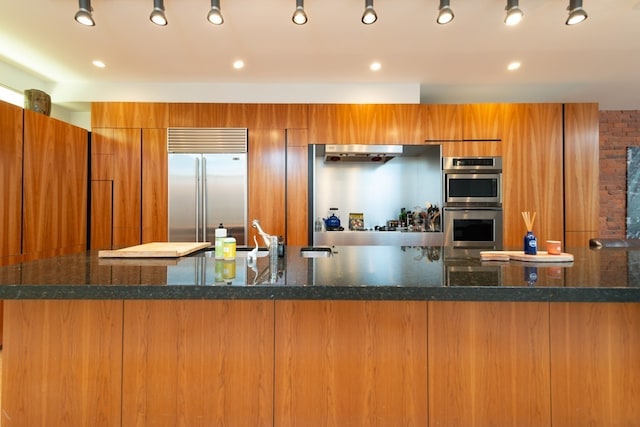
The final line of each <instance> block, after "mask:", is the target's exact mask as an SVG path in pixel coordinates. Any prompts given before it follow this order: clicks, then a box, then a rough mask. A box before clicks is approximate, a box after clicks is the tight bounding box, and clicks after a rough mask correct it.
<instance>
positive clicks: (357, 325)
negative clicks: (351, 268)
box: [274, 301, 427, 427]
mask: <svg viewBox="0 0 640 427" xmlns="http://www.w3.org/2000/svg"><path fill="white" fill-rule="evenodd" d="M426 320H427V319H426V303H425V302H419V301H416V302H406V301H403V302H389V301H276V321H275V324H276V327H275V328H276V338H275V342H276V344H275V349H276V363H275V396H276V402H275V416H274V424H275V425H277V426H279V427H284V426H302V425H304V426H348V425H367V426H391V425H407V426H408V425H425V423H426V420H427V406H426V405H427V394H426V393H427V368H426V366H427V360H426Z"/></svg>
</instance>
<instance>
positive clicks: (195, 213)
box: [167, 128, 247, 245]
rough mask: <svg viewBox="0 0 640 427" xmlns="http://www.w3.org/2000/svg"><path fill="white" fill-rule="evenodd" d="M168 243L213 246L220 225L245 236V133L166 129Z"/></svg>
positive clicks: (238, 236)
mask: <svg viewBox="0 0 640 427" xmlns="http://www.w3.org/2000/svg"><path fill="white" fill-rule="evenodd" d="M167 140H168V144H167V148H168V152H169V155H168V157H169V168H168V176H169V183H168V184H169V185H168V191H169V195H168V197H169V241H171V242H211V243H212V244H213V242H214V239H215V237H214V233H215V228H217V227H218V226H219V225H220V224H223V226H224V227H225V228H226V229H227V235H229V236H231V237H234V238H235V239H236V242H237V244H238V245H246V234H247V129H238V128H232V129H229V128H224V129H209V128H207V129H203V128H197V129H193V128H188V129H185V128H170V129H169V130H168V136H167Z"/></svg>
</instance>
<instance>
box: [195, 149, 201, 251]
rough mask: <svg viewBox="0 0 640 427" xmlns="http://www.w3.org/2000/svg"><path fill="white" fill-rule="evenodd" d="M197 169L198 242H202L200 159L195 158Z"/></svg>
mask: <svg viewBox="0 0 640 427" xmlns="http://www.w3.org/2000/svg"><path fill="white" fill-rule="evenodd" d="M195 168H196V174H195V175H196V242H200V241H201V240H200V239H199V238H198V237H199V236H198V233H199V232H200V204H201V202H200V179H201V178H200V159H198V158H197V157H196V158H195Z"/></svg>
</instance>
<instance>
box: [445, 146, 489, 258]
mask: <svg viewBox="0 0 640 427" xmlns="http://www.w3.org/2000/svg"><path fill="white" fill-rule="evenodd" d="M442 171H443V180H442V182H443V186H444V188H443V194H444V206H443V225H444V227H443V230H444V243H445V246H448V247H452V248H466V249H474V248H481V249H502V158H501V157H445V158H443V159H442Z"/></svg>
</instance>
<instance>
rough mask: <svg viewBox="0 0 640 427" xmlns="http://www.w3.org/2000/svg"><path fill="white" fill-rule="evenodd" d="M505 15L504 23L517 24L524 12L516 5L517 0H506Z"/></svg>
mask: <svg viewBox="0 0 640 427" xmlns="http://www.w3.org/2000/svg"><path fill="white" fill-rule="evenodd" d="M505 10H506V11H507V15H506V16H505V17H504V23H505V24H506V25H517V24H518V23H519V22H520V21H522V17H523V16H524V13H522V10H520V8H519V7H518V0H507V7H505Z"/></svg>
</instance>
